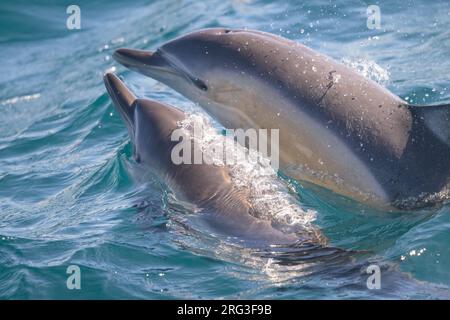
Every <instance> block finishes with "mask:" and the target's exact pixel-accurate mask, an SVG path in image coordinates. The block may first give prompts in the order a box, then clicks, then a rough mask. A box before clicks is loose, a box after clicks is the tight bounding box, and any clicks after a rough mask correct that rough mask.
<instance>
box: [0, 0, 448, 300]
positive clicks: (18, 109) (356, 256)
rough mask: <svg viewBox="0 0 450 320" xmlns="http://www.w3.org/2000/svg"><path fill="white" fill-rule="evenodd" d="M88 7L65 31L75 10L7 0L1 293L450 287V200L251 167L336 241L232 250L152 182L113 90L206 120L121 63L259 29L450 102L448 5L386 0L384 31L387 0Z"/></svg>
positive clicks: (161, 295)
mask: <svg viewBox="0 0 450 320" xmlns="http://www.w3.org/2000/svg"><path fill="white" fill-rule="evenodd" d="M74 4H77V5H78V6H79V7H80V8H81V29H80V30H68V29H67V27H66V19H67V17H68V14H66V7H67V2H64V1H9V0H3V1H1V3H0V48H1V50H0V61H1V64H0V298H2V299H23V298H25V299H27V298H33V299H80V298H88V299H109V298H111V299H127V298H130V299H131V298H132V299H178V298H213V299H218V298H249V299H252V298H263V299H324V298H325V299H326V298H331V299H365V298H376V299H382V298H446V297H448V294H449V291H448V289H447V287H449V286H450V250H449V244H450V207H449V205H444V206H442V207H438V208H434V209H427V210H421V211H417V212H409V213H388V212H375V211H373V210H370V209H368V208H365V207H364V206H362V205H359V204H356V203H353V202H351V201H348V200H345V199H341V198H339V197H337V196H335V195H332V194H329V193H327V192H316V191H314V190H313V189H312V188H311V187H310V186H308V185H306V184H304V183H302V182H301V181H292V180H289V179H287V178H286V177H284V176H282V175H281V174H280V176H279V177H273V176H272V177H270V178H261V177H258V176H248V175H246V174H245V172H242V176H240V177H239V171H237V175H238V178H241V180H242V181H241V182H243V183H250V184H251V187H252V188H253V189H252V190H253V191H254V195H255V199H256V200H257V201H259V203H260V204H261V205H264V207H265V208H266V209H267V213H268V214H274V216H277V215H278V217H280V216H282V217H284V218H286V219H289V221H295V222H296V223H308V224H313V225H314V227H315V228H317V229H318V230H321V232H322V233H323V235H324V236H325V237H326V238H327V239H328V241H329V248H330V249H329V250H325V251H320V250H319V251H317V250H314V248H292V250H289V251H288V250H284V249H283V250H281V249H280V250H279V251H277V250H276V248H275V249H273V250H272V252H270V251H264V250H262V251H261V250H255V249H251V248H246V247H245V246H240V245H238V244H235V243H234V244H233V243H230V242H229V241H227V239H226V238H221V237H217V236H214V235H211V234H209V233H208V231H207V230H206V229H203V228H202V227H201V225H196V224H195V223H194V222H195V220H196V219H195V218H196V217H195V213H194V212H193V211H192V208H190V207H189V206H188V205H186V204H183V203H180V202H179V201H177V199H175V198H174V197H173V195H172V194H171V192H170V190H168V189H167V188H166V187H165V186H164V184H163V183H161V182H160V181H159V180H158V179H157V178H156V177H155V176H153V175H152V174H142V172H141V171H140V168H138V165H137V164H136V163H135V162H134V161H133V159H132V155H131V154H132V146H131V144H130V141H129V139H128V136H127V132H126V128H125V126H124V124H123V122H122V120H121V118H120V115H119V114H118V113H117V112H115V110H114V108H113V106H112V103H111V101H110V99H109V97H108V95H107V93H106V90H105V88H104V86H103V82H102V75H103V73H104V72H105V71H106V70H112V71H115V72H116V73H118V74H119V75H121V76H122V77H123V78H124V80H125V82H126V83H127V85H129V86H130V87H131V88H132V89H133V90H134V91H135V92H136V93H137V95H139V96H148V97H151V98H154V99H158V100H161V101H164V102H167V103H171V104H174V105H176V106H178V107H180V108H182V109H184V110H186V111H189V112H191V113H193V114H194V115H195V116H197V117H200V118H201V119H208V117H207V115H206V114H205V112H204V111H202V109H201V108H200V107H198V106H196V105H194V104H193V103H192V102H190V101H188V100H186V99H185V98H184V97H182V96H180V95H179V94H177V93H175V92H174V91H172V90H171V89H169V88H168V87H166V86H164V85H162V84H160V83H157V82H156V81H153V80H152V79H149V78H145V77H143V76H141V75H138V74H136V73H133V72H130V71H128V70H125V69H124V68H123V67H121V66H119V65H118V64H117V63H115V62H114V61H113V60H112V58H111V55H112V53H113V51H114V50H115V49H117V48H119V47H134V48H140V49H153V48H155V47H157V46H158V45H161V44H162V43H164V42H165V41H167V40H169V39H172V38H173V37H176V36H178V35H182V34H184V33H186V32H189V31H192V30H196V29H199V28H205V27H216V26H224V27H230V28H245V27H246V28H253V29H259V30H263V31H268V32H272V33H275V34H278V35H282V36H284V37H287V38H290V39H294V40H297V41H299V42H301V43H303V44H305V45H308V46H310V47H312V48H314V49H316V50H318V51H320V52H322V53H325V54H328V55H330V56H331V57H333V58H335V59H337V60H340V61H342V62H344V63H346V64H348V65H350V66H352V67H354V68H355V69H356V70H358V72H361V73H363V74H364V75H365V76H367V77H370V78H372V79H374V80H375V81H378V82H379V83H381V84H382V85H384V86H386V87H387V88H389V89H390V90H391V91H392V92H394V93H395V94H397V95H399V96H401V97H402V98H404V99H406V100H407V101H409V102H411V103H415V104H433V103H449V102H450V59H449V56H450V3H449V2H448V1H438V0H436V1H432V2H430V1H425V0H407V1H401V2H400V1H377V2H376V4H377V5H379V7H380V9H381V29H369V28H368V27H367V12H366V10H367V7H368V5H370V4H372V2H371V1H369V2H368V1H356V0H347V1H339V2H336V4H335V2H334V1H325V0H314V1H263V0H220V1H216V0H208V1H193V0H190V1H171V0H164V1H162V0H161V1H133V3H129V1H114V2H110V1H76V2H75V3H74ZM212 125H213V127H214V128H216V129H217V130H220V125H219V124H217V123H215V122H214V121H212ZM249 179H251V181H250V180H249ZM267 179H269V180H267ZM255 182H256V183H255ZM268 185H269V186H275V187H276V188H277V194H276V195H277V196H276V197H274V196H272V197H271V196H270V194H268V193H267V192H266V189H265V187H267V186H268ZM280 199H282V200H283V201H286V202H280ZM280 203H281V204H283V205H284V204H285V207H280ZM350 256H351V257H350ZM371 263H375V264H378V265H381V266H382V277H381V283H382V290H378V291H377V290H369V289H367V288H365V279H366V278H367V277H368V275H367V274H366V273H365V268H366V267H367V266H368V265H369V264H371ZM71 265H76V266H78V267H79V268H80V270H81V289H80V290H76V289H74V290H69V289H68V288H67V285H66V281H67V278H68V277H69V274H67V272H66V271H67V268H68V267H69V266H71ZM384 270H387V271H386V273H383V272H385V271H384ZM385 274H386V276H384V275H385Z"/></svg>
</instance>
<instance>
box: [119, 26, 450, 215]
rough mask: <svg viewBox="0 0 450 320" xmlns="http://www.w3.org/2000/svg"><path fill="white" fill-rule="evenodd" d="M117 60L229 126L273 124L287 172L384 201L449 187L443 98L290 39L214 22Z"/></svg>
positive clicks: (434, 194) (401, 202)
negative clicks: (404, 92) (425, 96)
mask: <svg viewBox="0 0 450 320" xmlns="http://www.w3.org/2000/svg"><path fill="white" fill-rule="evenodd" d="M114 58H115V60H117V61H118V62H120V63H121V64H123V65H125V66H126V67H128V68H130V69H132V70H135V71H138V72H140V73H142V74H144V75H147V76H150V77H152V78H154V79H156V80H159V81H161V82H163V83H165V84H167V85H168V86H170V87H172V88H173V89H175V90H176V91H178V92H180V93H182V94H183V95H185V96H186V97H187V98H189V99H191V100H193V101H195V102H197V103H199V104H200V105H201V106H202V107H203V108H204V109H206V110H207V112H208V113H210V114H211V115H212V116H213V117H214V118H215V119H217V120H218V121H219V122H220V123H221V124H222V125H224V126H225V127H227V128H242V129H248V128H255V129H258V128H266V129H271V128H274V129H279V130H280V131H279V135H280V146H279V149H280V168H281V169H282V171H284V173H286V174H287V175H289V176H291V177H294V178H297V179H300V180H306V181H308V182H312V183H314V184H316V185H319V186H322V187H325V188H327V189H330V190H332V191H334V192H336V193H338V194H341V195H344V196H347V197H350V198H353V199H355V200H358V201H361V202H365V203H367V204H370V205H374V206H376V207H381V208H388V209H393V207H396V208H401V209H410V208H415V207H422V206H427V205H430V204H434V203H437V202H441V201H442V200H443V199H445V198H446V197H447V195H448V191H447V190H448V188H447V187H448V184H449V180H450V105H441V106H428V107H420V106H413V105H409V104H407V103H406V102H405V101H403V100H402V99H400V98H399V97H397V96H395V95H394V94H392V93H390V92H389V91H388V90H386V89H385V88H383V87H382V86H380V85H379V84H377V83H375V82H374V81H372V80H369V79H367V78H365V77H363V76H362V75H360V74H358V73H357V72H356V71H354V70H353V69H351V68H349V67H347V66H345V65H343V64H340V63H338V62H336V61H334V60H332V59H331V58H329V57H327V56H325V55H322V54H320V53H317V52H315V51H313V50H311V49H309V48H307V47H305V46H303V45H301V44H299V43H297V42H294V41H291V40H288V39H284V38H281V37H278V36H276V35H272V34H269V33H264V32H260V31H253V30H230V29H221V28H216V29H205V30H199V31H196V32H193V33H190V34H187V35H184V36H181V37H179V38H177V39H175V40H172V41H170V42H168V43H166V44H164V45H163V46H161V47H160V48H158V49H157V50H156V51H155V52H151V51H142V50H133V49H118V50H117V51H116V52H115V53H114Z"/></svg>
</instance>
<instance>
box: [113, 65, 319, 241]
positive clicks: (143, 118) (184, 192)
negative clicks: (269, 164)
mask: <svg viewBox="0 0 450 320" xmlns="http://www.w3.org/2000/svg"><path fill="white" fill-rule="evenodd" d="M104 83H105V86H106V89H107V91H108V93H109V96H110V97H111V100H112V101H113V104H114V106H115V108H116V109H117V111H118V112H119V113H120V115H121V116H122V118H123V120H124V122H125V125H126V127H127V129H128V133H129V136H130V138H131V141H132V144H133V146H134V158H135V159H136V161H137V162H139V163H140V164H141V165H142V166H145V167H148V168H149V169H150V170H151V171H152V172H153V173H155V174H156V175H157V176H158V177H159V179H160V180H162V181H163V183H165V184H166V185H167V186H168V187H169V188H170V189H171V190H172V191H173V192H174V194H175V196H176V197H177V198H178V199H180V200H181V201H186V202H188V203H191V204H193V205H195V206H196V207H197V208H198V209H199V212H201V214H202V218H203V219H204V221H205V223H206V224H207V225H208V226H209V227H211V228H212V229H213V230H214V231H215V232H217V233H219V234H223V235H226V236H229V237H237V238H238V239H240V240H243V241H247V244H248V245H249V246H251V245H265V244H267V245H268V244H280V245H285V244H294V243H298V242H299V241H303V242H305V241H311V243H315V244H319V243H322V242H323V241H324V238H323V237H322V236H320V235H318V233H316V231H314V232H311V233H309V231H308V232H305V233H304V234H301V235H300V234H298V233H295V234H294V233H287V232H283V231H281V230H279V229H276V228H275V227H273V226H272V222H271V221H269V220H264V219H259V218H257V217H258V216H260V215H259V214H258V213H257V212H255V209H253V208H252V205H251V204H250V202H249V199H248V194H247V192H246V190H245V189H244V190H243V189H242V188H238V187H237V186H236V185H235V184H234V183H233V181H232V179H231V177H230V173H229V169H228V168H227V167H226V166H218V165H214V164H187V163H181V164H175V163H174V161H172V158H171V154H172V150H173V149H174V147H175V145H176V144H177V143H178V141H172V140H173V139H172V138H171V135H172V133H173V131H174V130H175V129H177V128H179V123H180V121H182V120H183V119H185V117H186V114H185V113H184V112H183V111H181V110H180V109H178V108H175V107H173V106H170V105H167V104H164V103H160V102H157V101H153V100H149V99H138V98H136V97H135V96H134V94H133V93H132V92H131V91H130V90H129V89H128V88H127V87H126V86H125V84H124V83H123V82H122V81H121V80H120V79H119V78H118V77H117V76H116V75H114V74H113V73H107V74H105V76H104ZM192 148H198V147H197V146H196V145H195V144H194V143H192ZM195 151H196V150H193V151H192V154H194V152H195Z"/></svg>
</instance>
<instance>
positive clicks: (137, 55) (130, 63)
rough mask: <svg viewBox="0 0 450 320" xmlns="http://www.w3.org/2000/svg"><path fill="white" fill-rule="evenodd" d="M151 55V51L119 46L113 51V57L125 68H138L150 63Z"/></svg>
mask: <svg viewBox="0 0 450 320" xmlns="http://www.w3.org/2000/svg"><path fill="white" fill-rule="evenodd" d="M153 55H154V52H153V51H145V50H135V49H127V48H120V49H117V50H116V51H115V52H114V54H113V58H114V60H116V61H117V62H119V63H120V64H122V65H124V66H125V67H127V68H130V69H140V68H143V67H145V66H149V65H152V61H151V60H152V57H153Z"/></svg>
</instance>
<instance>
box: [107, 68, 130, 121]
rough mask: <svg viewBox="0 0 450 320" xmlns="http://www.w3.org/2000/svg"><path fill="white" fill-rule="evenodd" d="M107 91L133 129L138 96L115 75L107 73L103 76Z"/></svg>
mask: <svg viewBox="0 0 450 320" xmlns="http://www.w3.org/2000/svg"><path fill="white" fill-rule="evenodd" d="M103 81H104V83H105V87H106V90H107V91H108V94H109V96H110V97H111V100H112V101H113V103H114V106H115V107H116V109H117V110H118V111H119V112H120V114H121V115H122V118H123V119H124V120H125V122H126V124H127V127H128V128H129V129H131V128H133V118H134V102H135V101H136V96H135V95H134V94H133V92H131V91H130V89H128V88H127V87H126V86H125V84H124V83H123V82H122V81H121V80H120V79H119V78H118V77H117V76H116V75H115V74H113V73H109V72H108V73H106V74H105V75H104V76H103Z"/></svg>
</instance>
